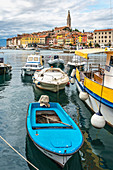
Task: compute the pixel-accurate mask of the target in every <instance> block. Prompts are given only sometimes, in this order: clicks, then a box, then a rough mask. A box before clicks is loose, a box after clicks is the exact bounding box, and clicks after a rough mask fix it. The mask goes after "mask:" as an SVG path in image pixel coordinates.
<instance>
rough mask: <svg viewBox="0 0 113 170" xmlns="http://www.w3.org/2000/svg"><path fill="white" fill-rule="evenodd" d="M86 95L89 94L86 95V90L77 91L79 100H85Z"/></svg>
mask: <svg viewBox="0 0 113 170" xmlns="http://www.w3.org/2000/svg"><path fill="white" fill-rule="evenodd" d="M88 97H89V95H88V93H87V92H83V91H81V92H80V93H79V98H80V99H81V100H83V101H85V100H87V99H88Z"/></svg>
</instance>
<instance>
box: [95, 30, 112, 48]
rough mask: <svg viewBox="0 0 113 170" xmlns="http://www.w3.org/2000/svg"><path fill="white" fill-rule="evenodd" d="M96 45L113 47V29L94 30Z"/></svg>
mask: <svg viewBox="0 0 113 170" xmlns="http://www.w3.org/2000/svg"><path fill="white" fill-rule="evenodd" d="M93 39H94V44H99V45H100V46H104V45H109V46H111V45H112V46H113V29H102V30H94V38H93Z"/></svg>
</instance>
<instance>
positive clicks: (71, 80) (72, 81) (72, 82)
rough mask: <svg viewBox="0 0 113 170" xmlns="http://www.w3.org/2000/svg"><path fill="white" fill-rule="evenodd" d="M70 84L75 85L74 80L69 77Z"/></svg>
mask: <svg viewBox="0 0 113 170" xmlns="http://www.w3.org/2000/svg"><path fill="white" fill-rule="evenodd" d="M70 83H71V84H72V85H73V84H74V83H75V78H74V77H71V78H70Z"/></svg>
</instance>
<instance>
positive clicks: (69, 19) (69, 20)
mask: <svg viewBox="0 0 113 170" xmlns="http://www.w3.org/2000/svg"><path fill="white" fill-rule="evenodd" d="M67 27H69V28H71V17H70V11H69V10H68V16H67Z"/></svg>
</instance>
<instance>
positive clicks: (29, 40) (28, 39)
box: [21, 34, 39, 48]
mask: <svg viewBox="0 0 113 170" xmlns="http://www.w3.org/2000/svg"><path fill="white" fill-rule="evenodd" d="M37 43H39V37H37V36H34V35H32V34H29V35H25V36H22V38H21V45H22V47H23V48H25V47H27V46H28V44H37Z"/></svg>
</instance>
